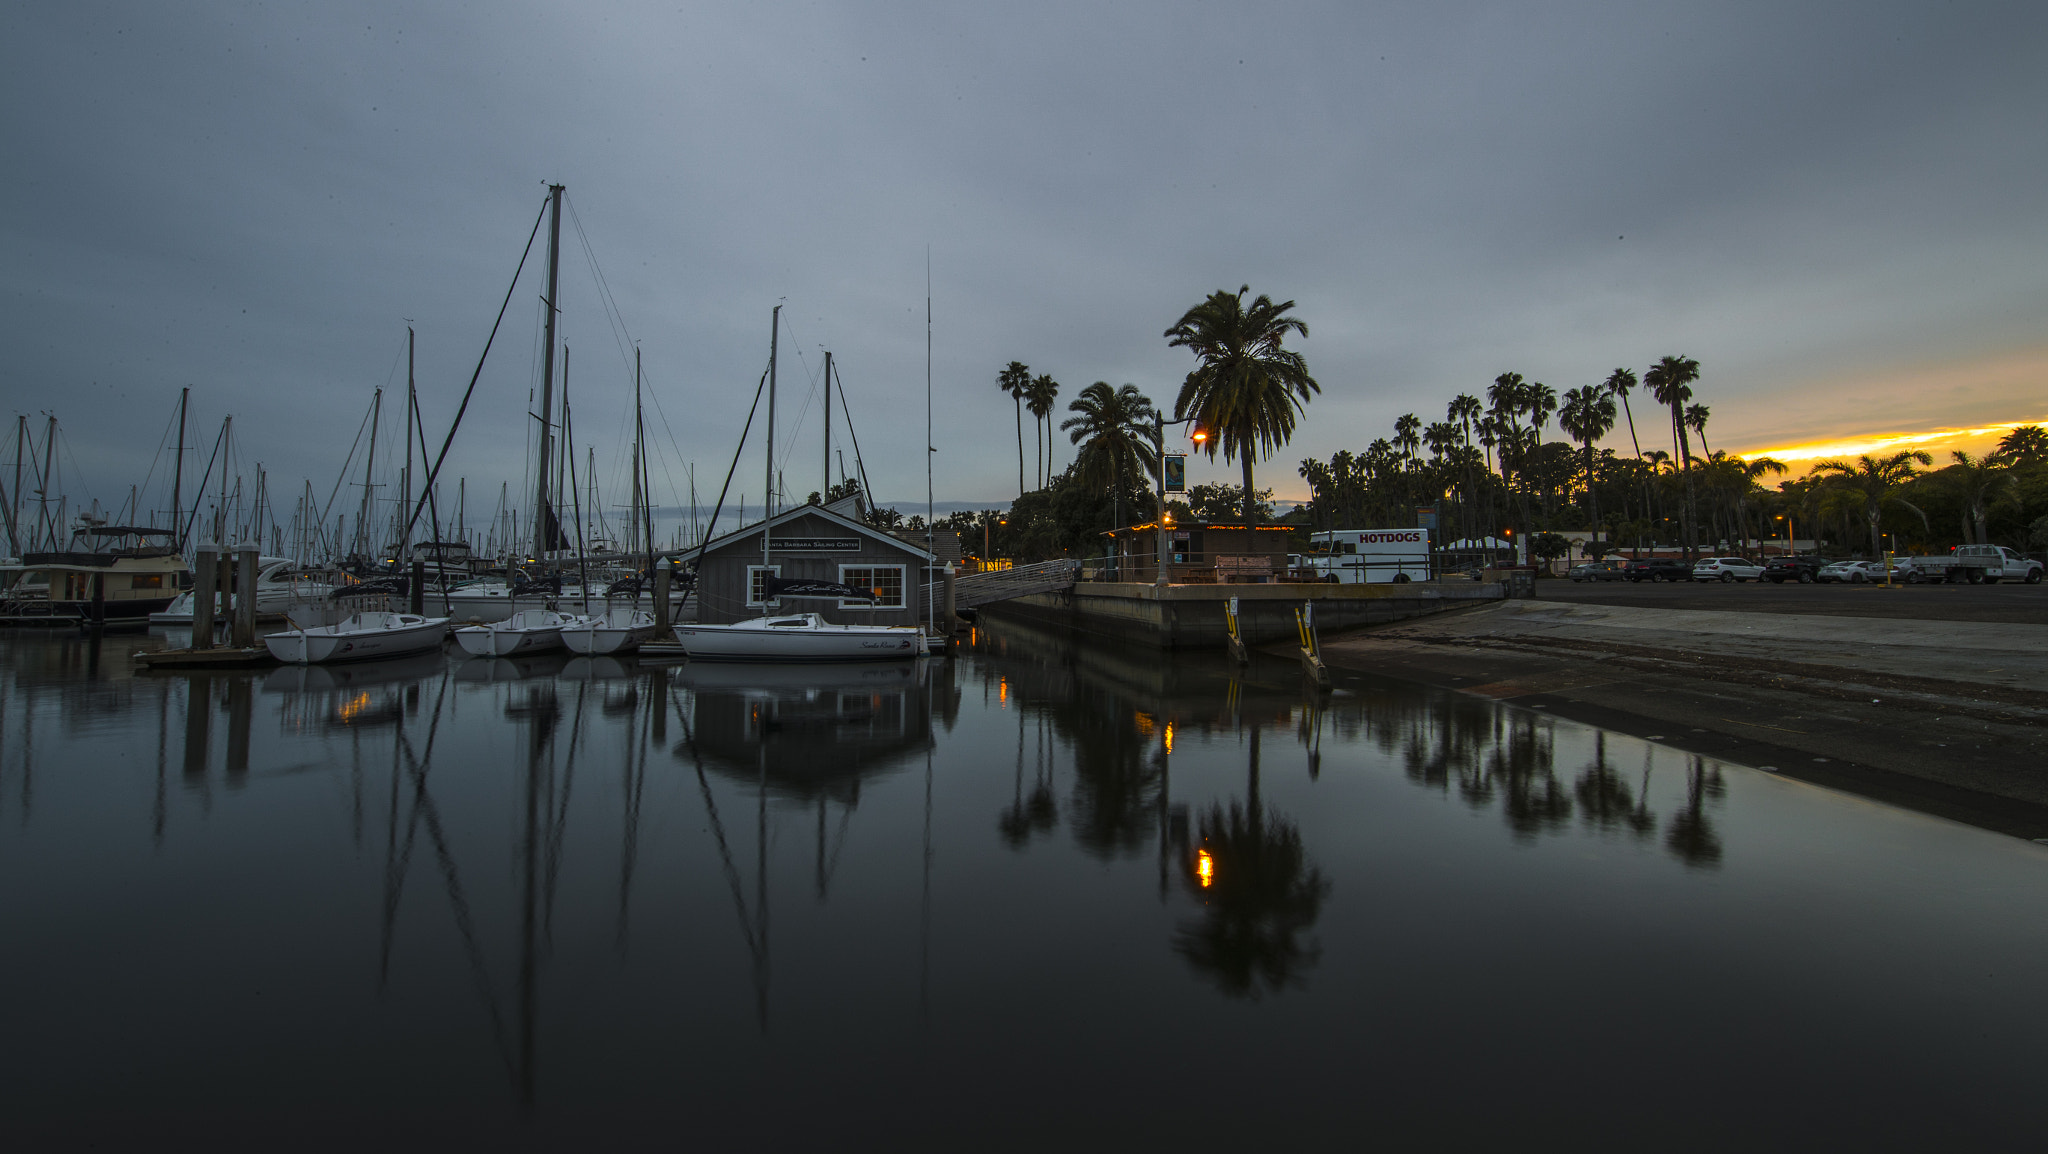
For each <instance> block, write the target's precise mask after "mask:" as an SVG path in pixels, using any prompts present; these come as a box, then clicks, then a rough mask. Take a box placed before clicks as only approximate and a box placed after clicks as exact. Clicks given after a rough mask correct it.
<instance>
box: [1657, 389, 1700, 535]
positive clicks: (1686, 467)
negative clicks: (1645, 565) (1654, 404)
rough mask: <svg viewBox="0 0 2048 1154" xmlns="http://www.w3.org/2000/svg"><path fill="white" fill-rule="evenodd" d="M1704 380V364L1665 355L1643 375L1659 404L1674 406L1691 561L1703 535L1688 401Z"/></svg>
mask: <svg viewBox="0 0 2048 1154" xmlns="http://www.w3.org/2000/svg"><path fill="white" fill-rule="evenodd" d="M1699 379H1700V363H1699V362H1698V361H1696V360H1693V359H1692V358H1691V357H1665V358H1663V359H1662V360H1660V361H1658V362H1657V363H1656V364H1654V365H1651V366H1650V371H1649V372H1646V373H1644V374H1643V384H1644V385H1645V386H1647V387H1648V388H1649V390H1650V395H1651V396H1653V397H1655V398H1657V401H1658V403H1660V404H1664V405H1669V406H1670V407H1671V435H1672V441H1673V444H1674V447H1676V448H1677V450H1678V468H1679V471H1680V472H1681V473H1683V474H1684V475H1685V556H1686V559H1687V560H1691V559H1692V558H1693V557H1694V556H1695V555H1697V554H1698V552H1699V538H1698V534H1697V532H1696V531H1695V528H1694V525H1695V521H1696V518H1697V516H1698V514H1697V513H1696V512H1695V511H1694V508H1693V489H1692V443H1691V440H1690V439H1689V438H1688V437H1686V435H1685V403H1686V402H1687V401H1690V400H1692V383H1693V382H1694V381H1697V380H1699Z"/></svg>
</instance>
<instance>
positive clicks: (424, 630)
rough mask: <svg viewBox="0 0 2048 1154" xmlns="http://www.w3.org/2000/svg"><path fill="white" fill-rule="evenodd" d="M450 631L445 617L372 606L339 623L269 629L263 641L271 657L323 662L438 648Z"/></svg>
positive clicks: (304, 662) (297, 662)
mask: <svg viewBox="0 0 2048 1154" xmlns="http://www.w3.org/2000/svg"><path fill="white" fill-rule="evenodd" d="M447 637H448V619H447V618H446V617H422V616H420V615H419V614H417V613H386V612H382V611H371V612H363V613H356V614H352V615H350V616H349V617H347V618H345V619H343V620H342V621H341V622H340V623H339V624H335V625H313V626H307V627H304V628H297V629H288V630H286V631H285V632H283V633H271V634H268V635H266V636H265V637H264V638H263V645H264V648H266V649H269V650H270V655H271V656H272V657H275V658H277V659H278V660H279V661H283V662H286V663H288V664H291V665H324V664H327V663H329V662H335V661H367V660H370V659H372V658H378V657H403V656H405V655H407V654H410V653H425V652H427V651H428V650H432V649H439V648H440V647H441V643H442V642H443V641H445V640H447Z"/></svg>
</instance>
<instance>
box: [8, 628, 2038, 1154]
mask: <svg viewBox="0 0 2048 1154" xmlns="http://www.w3.org/2000/svg"><path fill="white" fill-rule="evenodd" d="M158 643H160V642H158V641H152V640H150V639H148V638H142V639H138V638H135V637H114V638H109V639H108V640H106V641H105V642H104V643H103V645H102V646H101V648H100V649H99V651H98V652H97V653H95V652H94V651H93V649H92V648H91V646H90V645H89V643H87V642H85V641H82V640H78V639H73V638H65V639H50V638H38V637H35V636H32V635H24V636H20V637H11V638H0V652H4V655H5V660H4V662H0V678H4V685H0V708H4V716H0V919H4V921H0V924H4V926H5V933H4V936H0V989H4V990H5V991H7V994H8V996H7V998H6V1000H5V1003H4V1007H0V1036H4V1038H5V1039H6V1044H5V1045H4V1046H0V1108H4V1112H5V1116H6V1117H7V1119H8V1123H7V1125H8V1127H9V1130H10V1132H11V1133H13V1134H15V1135H33V1136H36V1137H37V1138H38V1140H39V1141H47V1142H54V1141H57V1140H60V1139H61V1140H65V1141H66V1142H67V1143H68V1142H75V1141H82V1139H83V1136H88V1135H90V1136H98V1137H111V1138H114V1139H116V1140H118V1141H120V1142H134V1141H140V1140H145V1139H147V1140H156V1139H168V1138H179V1139H188V1138H198V1137H204V1138H205V1139H207V1140H208V1141H210V1142H212V1143H214V1144H215V1145H216V1146H220V1147H223V1148H232V1147H238V1146H243V1145H255V1144H259V1143H261V1144H264V1145H273V1146H307V1145H319V1144H323V1143H331V1144H333V1145H337V1146H340V1145H349V1144H352V1143H357V1142H359V1141H360V1140H362V1139H365V1138H370V1139H373V1140H375V1141H377V1142H379V1143H380V1144H381V1145H385V1146H388V1145H391V1144H400V1145H407V1144H418V1145H437V1144H438V1145H443V1146H445V1145H449V1144H459V1143H461V1142H464V1141H488V1142H491V1143H497V1144H512V1145H518V1144H522V1143H526V1142H531V1143H533V1144H535V1145H550V1144H553V1145H562V1146H569V1145H590V1144H598V1145H611V1146H615V1147H617V1146H631V1147H635V1148H640V1147H649V1148H668V1147H677V1146H695V1147H699V1148H706V1149H731V1148H777V1147H795V1146H798V1145H803V1146H807V1147H813V1148H815V1147H817V1146H818V1145H819V1144H821V1143H822V1144H825V1145H827V1146H829V1147H833V1148H852V1149H862V1148H872V1147H887V1148H904V1147H911V1148H924V1147H929V1148H946V1149H1009V1148H1015V1149H1047V1148H1068V1149H1090V1148H1111V1147H1114V1148H1120V1149H1133V1148H1137V1149H1151V1148H1161V1147H1168V1146H1175V1147H1190V1146H1195V1145H1203V1146H1213V1145H1215V1144H1217V1143H1218V1142H1219V1141H1220V1142H1228V1143H1240V1144H1241V1143H1244V1142H1260V1143H1268V1144H1275V1145H1277V1146H1279V1147H1283V1148H1324V1147H1335V1146H1343V1147H1346V1148H1349V1147H1356V1146H1363V1145H1366V1144H1369V1143H1373V1142H1375V1141H1377V1142H1381V1143H1388V1142H1399V1143H1402V1144H1406V1145H1412V1144H1420V1143H1427V1144H1435V1145H1442V1144H1451V1143H1460V1142H1476V1141H1480V1140H1486V1141H1499V1140H1504V1141H1507V1142H1513V1143H1518V1144H1532V1143H1541V1144H1544V1145H1550V1144H1557V1143H1560V1142H1566V1141H1569V1142H1573V1143H1580V1144H1594V1143H1598V1144H1603V1145H1606V1144H1618V1143H1620V1142H1630V1143H1644V1144H1647V1143H1653V1142H1654V1143H1655V1144H1657V1145H1663V1146H1677V1147H1681V1148H1688V1147H1696V1148H1708V1147H1716V1148H1727V1147H1731V1146H1735V1145H1737V1144H1740V1145H1742V1146H1748V1147H1755V1146H1765V1147H1772V1146H1775V1147H1792V1146H1803V1147H1812V1146H1829V1147H1843V1146H1849V1145H1855V1146H1860V1147H1873V1146H1898V1147H1906V1146H1926V1145H1930V1144H1933V1143H1937V1142H1938V1143H1942V1144H1944V1145H1949V1146H1971V1145H1984V1144H1989V1143H1990V1142H1992V1141H1996V1140H2000V1139H2005V1138H2012V1137H2022V1138H2024V1139H2028V1140H2038V1137H2039V1134H2040V1132H2041V1130H2042V1127H2043V1124H2044V1123H2048V1107H2044V1105H2043V1096H2042V1095H2041V1093H2040V1092H2039V1089H2038V1085H2039V1083H2040V1081H2041V1077H2042V1074H2043V1054H2044V1046H2043V1044H2042V1034H2043V1028H2044V1026H2048V965H2044V961H2043V959H2044V957H2048V917H2044V914H2048V886H2044V881H2048V848H2044V847H2040V846H2035V845H2031V844H2028V843H2025V842H2018V841H2014V840H2011V839H2007V838H2004V837H2000V836H1997V835H1994V834H1989V833H1985V832H1982V831H1979V830H1975V829H1971V828H1967V827H1963V826H1959V825H1953V824H1949V823H1946V822H1943V821H1940V820H1936V819H1931V818H1927V817H1923V816H1919V815H1916V814H1912V813H1907V812H1903V811H1898V810H1893V809H1888V808H1885V807H1883V806H1880V805H1876V804H1873V803H1870V802H1866V801H1861V800H1857V799H1854V798H1849V797H1845V796H1842V795H1838V794H1833V793H1829V792H1826V791H1823V790H1820V789H1816V788H1813V787H1809V786H1804V785H1800V784H1798V783H1794V782H1789V781H1785V780H1782V779H1779V778H1775V777H1773V776H1771V775H1769V774H1765V773H1759V772H1756V771H1752V770H1748V769H1744V768H1740V767H1735V766H1727V765H1721V764H1717V763H1715V762H1712V761H1702V760H1700V759H1698V758H1695V757H1691V756H1688V755H1684V754H1681V753H1678V752H1675V751H1672V750H1669V749H1665V748H1660V747H1657V746H1655V745H1653V744H1646V743H1644V742H1642V741H1638V740H1634V739H1630V738H1626V737H1621V736H1617V735H1612V734H1605V733H1602V732H1601V731H1598V730H1594V729H1589V728H1585V727H1582V726H1577V725H1573V724H1570V723H1566V722H1561V721H1558V720H1555V719H1552V718H1549V717H1546V716H1544V715H1542V714H1540V713H1534V712H1530V711H1527V710H1521V709H1516V708H1512V707H1507V706H1503V705H1499V704H1496V703H1493V702H1489V701H1485V700H1481V699H1477V698H1469V697H1462V696H1457V695H1451V694H1444V693H1439V692H1435V691H1431V690H1426V689H1422V688H1419V687H1415V686H1410V685H1406V684H1403V683H1398V682H1391V681H1386V682H1382V681H1374V680H1370V679H1363V678H1360V679H1351V680H1347V681H1343V682H1341V683H1340V687H1339V689H1338V690H1337V691H1336V692H1335V693H1332V694H1327V695H1324V696H1322V697H1320V698H1318V697H1317V696H1316V695H1315V694H1313V693H1311V692H1309V691H1308V690H1306V689H1305V688H1304V686H1303V684H1302V682H1301V680H1300V678H1299V676H1298V674H1297V672H1296V670H1295V669H1294V667H1292V666H1291V665H1287V664H1280V663H1273V664H1262V665H1258V666H1254V667H1253V669H1252V670H1250V671H1249V672H1248V673H1246V674H1243V675H1239V676H1233V675H1232V674H1231V673H1229V672H1228V671H1227V670H1226V669H1225V667H1223V666H1222V665H1221V664H1218V663H1211V662H1208V661H1200V660H1189V659H1182V660H1179V661H1177V662H1175V663H1173V666H1172V668H1171V669H1170V670H1169V669H1164V668H1162V663H1161V661H1160V660H1159V659H1158V658H1157V656H1156V655H1154V654H1151V653H1148V652H1145V651H1140V650H1129V649H1114V648H1109V649H1105V648H1088V647H1075V646H1072V645H1068V644H1065V643H1063V642H1061V641H1059V640H1057V639H1053V638H1048V637H1043V636H1038V635H1032V634H1025V633H1021V632H1010V633H1001V634H993V635H992V634H988V633H984V634H982V635H980V636H978V637H977V638H976V639H975V641H974V643H973V644H972V646H970V647H969V648H968V649H967V650H965V651H963V652H962V653H961V655H960V656H959V657H958V659H957V660H953V661H944V660H933V661H928V662H924V663H922V664H920V665H918V666H908V665H897V666H888V667H883V666H874V667H867V668H848V669H842V670H827V671H815V670H792V669H773V668H770V669H747V668H739V667H703V666H698V667H683V666H675V667H669V668H655V667H652V666H635V665H633V664H631V663H618V662H611V661H605V660H598V661H594V662H593V661H591V660H590V659H577V660H574V661H571V660H566V659H560V658H556V659H538V660H529V661H525V662H519V663H513V662H506V661H496V662H481V661H468V662H453V661H444V660H442V659H441V658H439V657H435V658H432V659H414V660H412V661H410V662H395V663H386V664H383V665H371V666H362V667H353V668H351V667H341V668H336V669H332V670H324V669H314V670H297V669H283V670H275V671H270V672H266V673H256V674H243V675H234V676H225V675H223V676H196V677H195V676H185V675H169V676H167V675H162V674H148V675H138V674H135V673H134V672H132V671H131V669H130V668H129V665H128V662H127V660H126V658H125V656H124V655H125V654H126V653H128V652H129V651H132V650H133V649H135V648H138V647H141V646H147V645H152V644H158Z"/></svg>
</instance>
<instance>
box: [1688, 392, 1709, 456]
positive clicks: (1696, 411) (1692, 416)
mask: <svg viewBox="0 0 2048 1154" xmlns="http://www.w3.org/2000/svg"><path fill="white" fill-rule="evenodd" d="M1708 412H1709V410H1708V409H1707V407H1706V406H1705V405H1687V406H1686V407H1685V427H1686V428H1688V429H1691V430H1692V431H1693V432H1695V433H1698V434H1699V435H1700V452H1701V453H1702V454H1703V455H1704V456H1705V457H1706V458H1707V459H1708V460H1710V461H1711V460H1713V459H1714V447H1713V446H1712V445H1709V444H1707V415H1708Z"/></svg>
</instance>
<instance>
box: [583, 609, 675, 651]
mask: <svg viewBox="0 0 2048 1154" xmlns="http://www.w3.org/2000/svg"><path fill="white" fill-rule="evenodd" d="M653 636H654V614H652V613H649V612H647V611H646V610H645V609H636V608H634V607H633V606H632V604H631V603H628V604H625V605H612V606H607V607H606V608H605V609H604V611H603V612H600V613H592V614H590V615H589V616H587V617H575V618H571V619H569V621H568V622H567V623H566V624H564V625H563V626H562V644H563V645H566V646H568V647H569V652H571V653H580V654H582V655H584V656H586V657H604V656H607V655H610V654H615V653H631V652H633V651H634V650H636V649H638V648H640V647H641V646H642V645H644V644H646V643H647V641H648V640H650V639H651V638H653Z"/></svg>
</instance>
